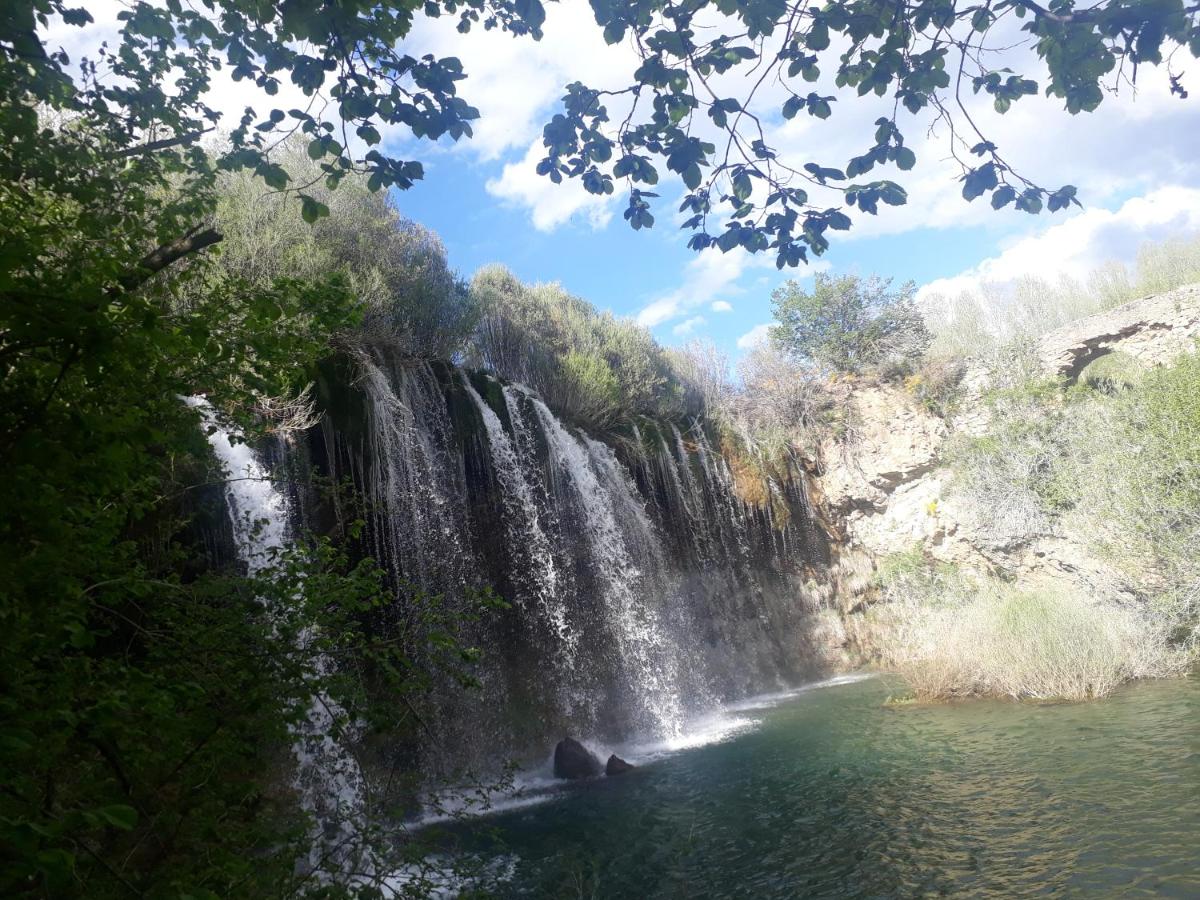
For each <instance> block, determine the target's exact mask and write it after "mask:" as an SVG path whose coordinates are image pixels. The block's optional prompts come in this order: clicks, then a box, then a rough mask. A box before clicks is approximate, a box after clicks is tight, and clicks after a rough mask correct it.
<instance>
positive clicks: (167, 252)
mask: <svg viewBox="0 0 1200 900" xmlns="http://www.w3.org/2000/svg"><path fill="white" fill-rule="evenodd" d="M223 239H224V235H222V234H221V233H220V232H219V231H217V230H216V229H215V228H206V229H204V230H203V231H198V230H195V229H194V230H192V231H190V232H188V233H187V234H185V235H184V236H183V237H181V238H179V239H178V240H175V241H172V242H171V243H169V244H163V245H162V246H161V247H159V248H157V249H156V250H154V251H152V252H150V253H148V254H146V255H145V256H143V257H142V259H141V261H140V262H139V263H138V267H137V271H136V272H131V273H129V274H128V275H125V276H123V277H122V278H121V282H120V283H121V287H123V288H124V289H125V290H127V291H131V290H133V289H134V288H136V287H138V286H140V285H141V284H143V283H144V282H145V281H147V280H148V279H149V278H150V277H151V276H152V275H156V274H157V273H159V272H161V271H162V270H163V269H165V268H167V266H169V265H171V264H172V263H175V262H178V261H179V260H180V259H182V258H183V257H185V256H188V255H189V254H192V253H196V252H197V251H199V250H203V249H204V248H205V247H210V246H212V245H213V244H216V243H218V242H220V241H221V240H223Z"/></svg>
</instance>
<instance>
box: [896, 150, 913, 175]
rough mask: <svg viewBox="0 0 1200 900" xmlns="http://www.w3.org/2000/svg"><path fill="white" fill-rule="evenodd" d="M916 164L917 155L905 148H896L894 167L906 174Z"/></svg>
mask: <svg viewBox="0 0 1200 900" xmlns="http://www.w3.org/2000/svg"><path fill="white" fill-rule="evenodd" d="M916 164H917V154H915V153H913V152H912V151H911V150H909V149H908V148H907V147H897V148H896V167H897V168H899V169H901V170H903V171H905V172H907V171H908V170H909V169H911V168H912V167H913V166H915V165H916Z"/></svg>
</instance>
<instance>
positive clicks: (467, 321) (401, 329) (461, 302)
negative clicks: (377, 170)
mask: <svg viewBox="0 0 1200 900" xmlns="http://www.w3.org/2000/svg"><path fill="white" fill-rule="evenodd" d="M281 150H282V151H283V153H282V158H283V159H284V161H285V163H286V164H287V166H288V168H289V171H293V172H297V173H299V174H300V175H301V176H304V175H306V174H313V173H316V172H318V167H317V165H316V164H315V163H313V162H312V161H311V160H309V159H308V158H307V156H306V155H304V154H303V152H302V151H300V148H298V147H297V146H296V142H295V141H292V142H290V143H289V144H288V145H287V146H285V147H283V148H281ZM310 190H311V193H312V195H313V196H314V197H316V198H318V199H319V200H320V202H321V203H323V204H324V205H325V206H326V207H327V208H328V209H329V210H330V215H328V216H326V217H323V218H321V219H319V220H318V221H317V222H316V223H315V224H313V225H308V224H306V223H305V222H303V221H301V219H300V218H299V217H297V216H296V215H295V210H294V209H292V208H291V205H290V203H289V202H288V200H287V199H286V198H285V197H284V196H283V195H280V194H277V193H274V192H271V191H268V190H264V189H263V187H262V185H261V184H260V183H258V182H257V180H256V179H254V178H253V177H252V176H250V175H249V174H248V173H244V172H243V173H235V174H228V175H225V176H223V177H222V178H221V179H220V180H219V181H218V204H217V212H216V217H215V220H216V224H217V227H218V228H219V230H220V231H221V233H222V234H223V235H224V240H223V241H222V243H221V246H220V261H219V264H218V265H216V266H213V267H211V268H210V269H209V271H208V274H209V275H210V277H212V278H217V279H224V278H234V279H241V280H246V281H250V282H252V283H256V284H265V283H270V282H271V281H272V280H273V279H275V278H280V277H284V276H290V277H292V278H304V279H312V280H317V279H320V278H324V277H327V276H328V275H329V273H331V272H340V273H341V274H342V275H343V276H344V277H345V279H346V282H347V286H348V288H349V290H350V291H351V293H352V294H353V295H354V299H355V301H356V302H357V303H358V304H359V305H360V306H361V308H362V312H363V318H362V322H361V323H358V324H357V325H356V326H355V327H354V328H353V329H352V330H350V331H347V332H346V333H345V334H343V335H342V336H341V340H343V341H350V342H361V341H368V342H372V343H376V344H386V345H389V346H393V347H397V348H399V349H400V350H402V351H404V352H406V353H409V354H411V355H413V356H426V357H433V358H439V359H451V358H454V357H455V356H457V355H458V354H459V353H460V352H461V351H462V349H463V345H464V342H465V341H466V339H467V338H468V337H469V336H470V334H471V333H472V331H473V330H474V328H475V325H476V322H477V319H478V311H477V309H476V308H475V305H474V303H473V302H472V299H471V296H470V294H469V292H468V290H467V285H466V284H465V283H464V282H463V281H462V280H461V279H460V278H459V277H458V275H457V274H456V273H455V272H454V271H453V270H452V269H451V268H450V265H449V263H448V261H447V259H446V248H445V247H444V246H443V244H442V242H441V240H440V239H439V238H438V236H437V235H436V234H434V233H433V232H432V231H430V230H429V229H427V228H424V227H423V226H421V225H419V224H417V223H415V222H412V221H409V220H407V219H405V218H403V217H402V216H401V215H400V214H399V212H398V211H397V210H396V207H395V204H394V201H393V200H392V199H391V198H390V197H389V196H388V195H387V194H386V193H382V192H381V193H372V192H371V191H370V190H369V189H368V188H367V179H366V178H365V177H364V176H361V175H356V174H350V175H347V176H346V177H345V178H344V179H342V181H341V183H340V185H339V186H338V188H337V190H336V191H333V190H329V189H328V188H327V187H325V186H324V185H319V186H316V187H313V188H311V189H310ZM206 289H207V288H206Z"/></svg>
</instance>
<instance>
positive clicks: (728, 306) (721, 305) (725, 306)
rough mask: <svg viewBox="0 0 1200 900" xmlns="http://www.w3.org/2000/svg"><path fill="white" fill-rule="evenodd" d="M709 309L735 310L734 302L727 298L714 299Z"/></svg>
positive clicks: (719, 310) (716, 310)
mask: <svg viewBox="0 0 1200 900" xmlns="http://www.w3.org/2000/svg"><path fill="white" fill-rule="evenodd" d="M709 309H711V310H712V311H713V312H733V304H732V303H730V302H729V301H727V300H714V301H713V302H712V305H711V306H709Z"/></svg>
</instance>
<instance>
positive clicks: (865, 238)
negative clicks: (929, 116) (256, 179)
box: [49, 0, 1200, 358]
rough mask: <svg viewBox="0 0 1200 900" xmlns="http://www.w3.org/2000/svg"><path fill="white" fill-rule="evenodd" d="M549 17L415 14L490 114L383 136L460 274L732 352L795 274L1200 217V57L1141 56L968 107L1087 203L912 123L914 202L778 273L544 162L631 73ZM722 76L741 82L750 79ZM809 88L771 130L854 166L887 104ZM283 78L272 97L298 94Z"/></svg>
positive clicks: (580, 29)
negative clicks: (1010, 191)
mask: <svg viewBox="0 0 1200 900" xmlns="http://www.w3.org/2000/svg"><path fill="white" fill-rule="evenodd" d="M88 8H89V10H90V11H91V12H92V14H93V15H94V16H95V18H96V20H97V22H96V24H95V25H94V26H90V27H89V28H88V29H86V30H85V31H84V32H81V31H80V30H79V29H70V28H67V27H66V26H61V25H60V26H57V27H52V28H51V30H50V32H49V39H50V40H51V42H52V43H61V44H62V45H63V46H64V47H65V48H66V49H67V50H68V52H70V53H71V54H72V56H73V57H74V58H76V59H78V57H79V56H80V55H81V54H83V53H86V52H87V50H88V48H89V47H90V46H94V45H95V43H96V42H98V40H100V39H102V37H103V36H104V35H105V32H106V31H107V32H108V33H110V34H111V29H113V28H114V27H116V20H115V14H116V12H117V11H118V10H119V9H120V8H121V7H120V5H119V3H117V2H115V0H96V2H94V3H89V5H88ZM544 33H545V37H544V38H543V39H542V40H541V41H533V40H532V39H529V38H514V37H512V36H511V35H508V34H504V33H501V32H498V31H492V32H484V31H483V30H482V29H477V30H476V31H474V32H472V33H471V34H468V35H465V36H464V35H461V34H459V33H458V32H457V31H456V30H455V28H454V20H453V19H451V18H445V19H441V20H427V19H426V20H419V21H418V24H417V25H416V27H415V28H414V30H413V32H412V33H411V34H410V36H409V38H408V39H407V41H406V43H407V44H408V45H409V52H413V54H414V55H422V54H424V53H433V54H435V55H437V56H457V57H458V58H459V59H461V60H462V63H463V66H464V69H465V70H466V72H467V73H468V78H467V79H466V81H464V82H461V83H460V89H459V92H460V94H461V96H463V97H464V99H466V100H467V102H469V103H471V104H472V105H473V106H475V107H477V108H478V109H479V110H480V113H481V118H480V119H479V120H478V121H477V122H476V123H475V128H474V130H475V136H474V137H473V138H472V139H470V140H465V141H461V142H459V143H457V144H448V143H439V144H437V145H431V144H429V143H428V142H420V141H415V140H414V139H412V138H411V137H410V136H407V135H405V134H403V133H400V132H392V133H388V134H385V149H387V150H388V151H390V152H393V153H396V154H398V155H403V156H405V157H407V158H417V159H420V160H421V161H422V162H423V163H424V165H425V172H426V175H425V179H424V180H423V181H421V182H418V184H417V186H416V187H414V188H412V189H410V190H408V191H405V192H402V193H398V194H397V195H396V197H395V199H396V202H397V206H398V207H399V209H400V211H401V212H402V213H403V214H404V215H405V216H407V217H408V218H410V219H413V220H415V221H418V222H420V223H422V224H424V225H426V226H428V227H430V228H432V229H434V230H435V231H437V232H438V233H439V234H440V235H441V237H442V240H443V241H444V243H445V245H446V248H447V251H448V254H449V258H450V263H451V265H452V266H453V267H455V268H456V269H457V270H459V272H460V273H462V274H463V275H464V276H466V277H469V276H470V275H471V274H472V273H473V272H474V271H475V270H477V269H478V268H479V267H480V266H483V265H487V264H489V263H501V264H503V265H505V266H507V267H508V268H510V269H511V270H512V271H513V272H514V273H516V274H517V275H518V276H519V277H521V278H522V279H524V280H527V281H556V282H559V283H561V284H562V285H563V286H564V287H565V288H566V289H567V290H568V291H570V292H571V293H574V294H577V295H579V296H582V297H585V298H586V299H588V300H590V301H591V302H592V303H594V304H595V305H596V306H598V307H600V308H602V309H608V310H611V311H612V312H613V313H615V314H617V315H621V316H629V317H632V318H634V319H636V320H637V321H639V322H641V323H642V324H644V325H646V326H647V327H649V328H650V329H651V330H652V332H653V333H654V335H655V336H656V337H657V338H658V339H659V340H660V341H661V342H663V343H665V344H679V343H683V342H685V341H688V340H692V339H695V338H703V339H708V340H712V341H713V342H714V343H716V344H717V346H718V347H719V348H720V349H722V350H723V351H725V352H726V353H727V354H729V355H730V356H731V357H732V358H736V357H737V356H739V355H740V354H741V353H742V352H744V351H745V350H746V349H747V348H748V347H750V346H751V345H752V344H753V342H754V341H755V340H758V339H761V338H762V337H763V335H764V334H765V331H766V328H767V327H768V325H769V323H770V321H771V302H770V296H771V292H772V290H773V289H774V288H776V287H777V286H779V285H780V284H781V283H783V282H784V281H785V280H787V279H788V278H795V279H797V280H800V281H801V283H802V284H803V285H805V286H807V285H810V284H811V278H812V275H813V272H814V271H818V270H823V269H824V270H830V271H832V272H835V273H842V272H853V273H858V274H862V275H870V274H879V275H882V276H888V277H892V278H894V279H895V280H896V281H897V282H904V281H909V280H911V281H913V282H915V283H916V284H917V285H918V286H920V289H921V296H928V295H930V294H932V293H955V292H958V291H961V290H971V289H972V288H974V287H975V286H976V285H978V284H979V283H980V282H981V281H988V282H992V283H999V284H1003V283H1005V282H1009V281H1013V280H1015V279H1016V278H1019V277H1021V276H1025V275H1038V276H1042V277H1046V278H1050V279H1053V278H1056V277H1058V276H1060V275H1067V276H1074V277H1078V276H1081V275H1084V274H1086V272H1087V271H1088V270H1090V269H1091V268H1093V267H1095V266H1096V265H1099V264H1100V263H1103V262H1106V261H1109V260H1117V261H1122V262H1131V261H1132V259H1133V258H1134V256H1135V255H1136V250H1137V247H1138V246H1139V245H1140V244H1142V243H1143V242H1145V241H1148V240H1152V241H1157V240H1162V239H1164V238H1168V237H1173V236H1180V235H1187V234H1193V233H1197V232H1200V153H1197V152H1196V148H1197V147H1200V114H1198V113H1200V110H1198V107H1197V104H1200V61H1196V60H1191V58H1190V57H1188V62H1194V63H1196V64H1195V65H1194V66H1192V68H1193V69H1194V72H1192V73H1188V72H1186V71H1185V73H1184V77H1183V84H1184V85H1185V87H1188V88H1189V89H1190V90H1191V94H1192V98H1193V99H1191V100H1188V101H1181V100H1180V99H1179V98H1177V97H1173V96H1171V95H1170V93H1169V90H1168V85H1167V79H1166V74H1165V72H1161V71H1156V70H1145V71H1143V72H1142V73H1140V76H1139V79H1138V84H1137V87H1136V89H1134V88H1133V87H1132V86H1130V85H1123V86H1122V89H1121V91H1120V92H1119V93H1117V94H1116V95H1115V96H1109V97H1107V98H1106V100H1105V102H1104V103H1103V104H1102V105H1101V107H1100V110H1099V111H1098V112H1097V113H1093V114H1082V115H1079V116H1069V115H1068V114H1067V113H1066V112H1065V111H1063V110H1062V108H1061V105H1060V103H1059V102H1057V101H1054V100H1051V99H1049V98H1044V97H1031V98H1027V99H1025V100H1022V101H1020V102H1019V103H1017V104H1015V105H1014V106H1013V108H1012V110H1011V111H1010V112H1009V113H1008V114H1007V115H1006V116H1003V117H1000V116H997V115H995V114H994V113H992V112H991V110H990V109H988V108H986V107H982V106H980V107H978V108H973V109H972V114H973V116H975V117H976V118H977V119H978V120H979V121H980V122H981V123H982V124H983V127H984V130H985V131H986V132H988V134H989V137H993V139H994V140H996V142H997V143H998V144H1000V145H1001V149H1002V150H1003V151H1004V155H1005V157H1006V158H1007V159H1008V160H1010V161H1011V162H1013V163H1014V164H1015V165H1016V166H1017V168H1018V169H1020V170H1021V171H1022V173H1023V174H1026V175H1027V176H1028V177H1030V178H1031V179H1032V180H1034V181H1037V182H1038V183H1040V184H1043V185H1047V186H1051V187H1055V186H1058V185H1060V184H1065V183H1071V184H1075V185H1076V186H1077V187H1078V189H1079V194H1078V196H1079V198H1080V199H1081V201H1082V202H1083V205H1084V206H1083V208H1082V209H1072V211H1071V212H1069V213H1062V212H1059V213H1056V214H1054V215H1050V214H1048V213H1043V214H1041V215H1040V216H1030V215H1028V214H1026V213H1022V212H1017V211H1015V210H1012V209H1011V208H1010V209H1006V210H1002V211H1000V212H995V211H993V210H992V209H991V207H990V205H989V204H988V203H987V198H983V199H980V200H977V201H976V202H974V203H967V202H966V201H964V200H963V199H962V198H961V195H960V187H961V186H960V184H959V183H958V181H957V174H958V170H957V169H956V167H955V165H954V164H953V162H952V161H951V160H950V159H949V158H948V156H949V153H948V143H947V135H946V133H945V130H944V128H931V127H930V123H929V122H928V121H927V120H916V121H912V120H909V121H908V122H907V123H906V122H905V121H903V120H902V122H901V125H902V127H904V129H905V133H906V136H907V139H908V140H907V146H909V147H911V148H912V149H914V150H915V151H916V153H917V158H918V163H917V166H916V168H915V169H913V170H912V171H911V172H906V173H896V172H894V171H893V172H892V173H891V174H888V173H884V174H883V175H881V176H875V175H874V174H873V175H872V177H893V178H895V179H896V180H897V181H900V182H901V183H902V184H903V185H904V186H905V188H906V189H907V190H908V194H909V202H908V204H907V205H905V206H903V207H882V206H881V209H880V212H879V215H878V216H866V215H860V214H858V213H857V212H855V214H854V216H855V224H854V227H853V229H852V230H851V231H849V232H834V233H833V234H832V237H833V241H832V243H833V246H832V247H831V249H830V250H829V251H828V252H827V253H826V254H825V255H824V256H823V257H821V258H820V259H818V260H816V262H815V264H814V265H812V266H808V267H805V266H801V267H800V268H797V269H790V270H785V271H784V272H782V273H781V272H778V271H777V270H776V269H775V266H774V259H773V257H770V256H768V255H763V254H760V255H757V256H752V255H750V254H746V253H744V252H742V251H733V252H730V253H728V254H722V253H720V252H719V251H715V250H712V251H706V252H704V253H700V254H697V253H694V252H693V251H691V250H688V249H687V247H686V244H687V239H688V236H689V233H687V232H684V231H682V230H681V229H679V228H678V221H679V217H678V216H677V214H676V213H675V207H676V206H677V205H678V199H679V197H681V196H682V194H683V188H682V185H679V184H670V183H667V182H666V180H664V182H661V183H660V187H659V189H660V192H661V193H662V194H663V199H662V200H661V201H660V208H659V209H656V210H655V213H656V219H657V223H656V225H655V227H654V228H653V229H651V230H649V231H646V230H643V231H639V232H635V231H633V230H632V229H631V228H629V226H628V225H627V224H626V223H625V222H624V220H623V219H622V218H621V212H622V209H623V199H622V196H621V191H620V189H618V191H617V192H616V194H615V195H614V196H613V197H610V198H607V199H600V198H596V197H592V196H590V195H587V194H586V193H584V192H583V190H582V188H581V187H579V186H578V185H577V184H571V183H567V184H564V185H558V186H556V185H553V184H551V183H550V182H549V181H548V180H547V179H544V178H541V177H539V176H538V175H537V174H536V173H535V172H534V167H535V165H536V163H537V160H538V159H539V158H540V157H541V155H542V153H541V151H542V147H541V128H542V125H543V124H544V123H545V122H546V121H548V120H549V119H550V117H551V116H552V115H553V114H554V112H555V111H556V110H557V108H558V103H559V98H560V97H561V95H562V93H563V87H564V85H566V84H567V83H569V82H571V81H574V80H580V81H583V82H584V83H586V84H589V85H594V86H600V87H604V86H618V85H623V84H625V83H628V76H629V73H630V72H632V70H633V68H634V67H635V66H636V62H635V58H634V54H633V52H632V50H631V48H629V47H628V46H625V45H621V44H618V45H616V46H613V47H609V46H606V45H605V43H604V41H603V40H602V38H601V36H600V32H599V29H598V28H597V26H596V25H595V23H594V20H593V19H592V16H591V12H590V9H589V8H588V6H587V3H586V2H585V0H565V2H560V3H551V4H548V6H547V19H546V23H545V26H544ZM1020 52H1022V51H1020V50H1017V51H1014V53H1020ZM1026 71H1027V72H1029V70H1028V69H1026ZM1189 74H1190V75H1191V77H1188V76H1189ZM739 77H740V76H739ZM726 87H727V88H728V91H729V95H731V96H737V94H738V87H739V86H738V84H737V83H736V81H733V82H731V83H729V84H727V85H726ZM815 87H816V88H817V89H818V90H820V91H822V92H823V93H832V94H835V96H839V102H835V104H834V115H833V116H832V117H831V118H830V119H828V120H825V121H819V120H816V119H813V118H811V117H808V116H804V115H801V116H798V117H796V118H795V119H793V120H791V121H784V120H783V119H782V118H777V119H776V120H775V121H770V122H768V123H767V125H768V129H769V137H770V140H769V143H771V144H772V145H773V146H776V147H777V148H778V149H779V150H780V153H781V156H783V157H785V158H788V159H795V160H797V161H799V162H803V161H807V160H808V159H812V158H817V159H818V161H820V162H822V163H824V164H827V165H828V164H833V165H844V163H845V161H846V160H848V159H849V158H850V157H851V156H853V155H856V154H858V153H861V152H863V151H864V150H865V149H867V148H868V147H869V146H870V145H871V143H872V135H873V132H874V124H873V122H874V120H875V118H876V117H877V116H878V115H879V114H880V112H881V110H882V111H885V112H886V111H887V109H890V106H889V107H886V108H885V107H881V106H880V105H878V104H877V103H875V102H874V101H873V100H872V99H868V100H865V101H860V100H858V99H857V98H853V97H850V96H842V95H841V94H840V93H839V92H838V91H837V89H836V88H834V87H833V86H832V85H830V86H828V87H826V86H823V85H822V84H820V83H818V84H817V85H816V86H815ZM286 93H287V91H286V90H285V91H284V93H283V96H280V97H276V98H274V103H275V104H276V105H279V104H281V105H282V106H283V107H284V108H286V107H287V106H288V105H289V103H288V98H287V96H286ZM768 99H769V98H768ZM251 100H252V98H251V97H249V96H248V95H247V91H246V86H245V85H244V84H241V85H234V84H233V83H231V82H224V81H222V80H221V79H218V80H217V82H216V85H215V87H214V90H213V97H212V101H211V102H212V105H213V106H215V107H216V108H218V109H227V110H228V111H229V117H230V118H234V119H235V118H236V116H237V114H240V111H241V108H242V106H244V105H245V104H246V103H247V102H251ZM263 107H264V108H265V107H266V100H265V98H264V99H263ZM989 129H990V130H989ZM814 148H817V149H814ZM817 150H819V154H818V153H817Z"/></svg>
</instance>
